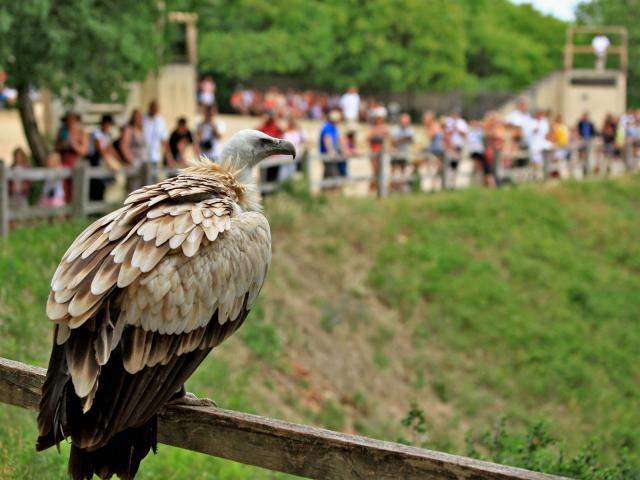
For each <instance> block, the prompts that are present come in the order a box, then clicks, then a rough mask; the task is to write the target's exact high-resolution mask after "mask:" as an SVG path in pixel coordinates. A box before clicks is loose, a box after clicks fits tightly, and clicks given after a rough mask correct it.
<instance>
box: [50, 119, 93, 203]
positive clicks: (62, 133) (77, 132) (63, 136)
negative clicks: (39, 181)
mask: <svg viewBox="0 0 640 480" xmlns="http://www.w3.org/2000/svg"><path fill="white" fill-rule="evenodd" d="M55 147H56V151H57V152H58V153H59V154H60V160H61V163H62V166H63V167H66V168H73V167H74V166H75V164H76V163H78V160H80V159H81V158H82V157H84V156H85V155H86V154H87V152H88V150H89V136H88V135H87V132H86V131H85V130H84V128H82V125H81V124H80V115H79V114H77V113H75V112H71V111H69V112H67V113H65V115H64V117H62V126H61V127H60V130H58V135H57V137H56V145H55ZM63 186H64V187H63V188H64V198H65V201H66V202H67V203H69V202H70V201H71V194H72V186H71V179H70V178H67V179H65V180H64V182H63Z"/></svg>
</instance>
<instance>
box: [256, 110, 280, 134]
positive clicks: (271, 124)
mask: <svg viewBox="0 0 640 480" xmlns="http://www.w3.org/2000/svg"><path fill="white" fill-rule="evenodd" d="M258 130H260V131H261V132H263V133H266V134H267V135H270V136H272V137H274V138H282V134H283V133H284V132H283V130H282V129H281V128H280V125H278V122H277V121H276V117H275V114H274V113H273V111H272V110H268V111H267V113H266V114H265V116H264V121H263V122H262V125H260V126H259V127H258Z"/></svg>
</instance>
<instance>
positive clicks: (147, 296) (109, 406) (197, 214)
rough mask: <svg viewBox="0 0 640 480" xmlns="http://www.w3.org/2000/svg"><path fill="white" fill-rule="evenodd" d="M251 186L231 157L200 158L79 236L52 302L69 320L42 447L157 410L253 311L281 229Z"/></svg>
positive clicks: (46, 405) (59, 338)
mask: <svg viewBox="0 0 640 480" xmlns="http://www.w3.org/2000/svg"><path fill="white" fill-rule="evenodd" d="M242 188H243V187H242V185H239V184H237V183H236V182H235V179H234V177H233V175H232V174H231V173H229V172H225V171H222V170H220V168H219V167H210V168H209V170H207V169H206V167H204V166H198V167H197V168H196V167H194V168H192V169H190V170H189V169H188V170H187V172H185V173H183V174H181V175H179V176H178V177H176V178H173V179H170V180H167V181H165V182H161V183H159V184H156V185H151V186H147V187H143V188H142V189H140V190H137V191H135V192H133V193H132V194H131V195H129V197H128V198H127V200H126V202H125V206H124V207H122V208H120V209H119V210H116V211H115V212H112V213H111V214H109V215H107V216H105V217H103V218H102V219H100V220H97V221H96V222H94V223H93V224H92V225H91V226H89V227H88V228H87V229H86V230H85V231H84V232H83V233H82V234H80V235H79V236H78V238H77V239H76V240H75V241H74V242H73V244H72V245H71V246H70V247H69V249H68V250H67V252H66V253H65V255H64V256H63V258H62V261H61V262H60V265H59V267H58V269H57V270H56V272H55V274H54V277H53V279H52V292H51V294H50V295H49V300H48V302H47V315H48V316H49V318H51V319H52V320H54V321H55V322H56V323H57V326H56V332H55V337H54V347H53V353H52V361H51V362H52V363H51V364H50V368H49V371H48V372H47V379H46V382H45V386H44V388H43V398H42V403H41V409H40V414H39V417H38V426H39V430H40V438H39V441H38V448H39V449H43V448H47V447H48V446H51V445H53V444H55V443H58V442H59V441H60V440H61V439H62V438H64V437H67V436H69V435H70V436H71V437H72V441H73V444H74V447H77V448H81V449H88V450H95V451H98V450H99V449H100V448H102V447H104V446H105V445H107V444H108V442H109V440H110V439H112V438H115V436H116V435H117V434H118V432H123V431H125V430H126V429H135V428H139V427H141V426H142V425H144V424H145V423H146V422H149V421H151V419H152V418H154V415H156V414H157V412H158V409H159V408H161V407H162V406H163V405H164V404H165V403H166V402H167V401H168V400H169V399H170V398H171V396H172V395H174V394H175V393H176V392H177V391H178V390H179V389H180V388H181V386H182V384H183V383H184V381H185V380H186V379H187V378H188V377H189V375H191V373H193V371H194V370H195V368H196V367H197V366H198V364H200V362H201V361H202V360H203V359H204V357H205V356H206V354H207V353H208V352H209V351H210V350H211V348H213V347H215V346H216V345H218V344H219V343H220V342H221V341H222V340H224V339H225V338H226V337H227V336H228V335H230V334H231V333H233V332H234V331H235V330H236V329H237V328H238V327H239V326H240V324H241V323H242V322H243V321H244V319H245V317H246V315H247V313H248V311H249V309H250V308H251V305H252V304H253V302H254V301H255V298H256V296H257V294H258V291H259V290H260V288H261V286H262V283H263V282H264V279H265V276H266V273H267V269H268V266H269V262H270V255H271V253H270V241H271V239H270V232H269V226H268V223H267V221H266V219H265V218H264V217H263V216H262V215H261V214H259V213H255V212H243V211H242V209H241V208H240V207H239V204H238V201H239V198H240V196H241V195H242ZM238 245H242V247H239V246H238ZM105 448H106V447H105Z"/></svg>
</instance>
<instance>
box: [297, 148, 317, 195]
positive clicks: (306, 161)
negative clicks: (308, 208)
mask: <svg viewBox="0 0 640 480" xmlns="http://www.w3.org/2000/svg"><path fill="white" fill-rule="evenodd" d="M300 164H301V165H302V175H303V177H304V180H305V182H306V184H307V188H308V189H309V193H314V192H313V181H312V173H311V154H310V153H309V150H308V149H305V151H304V152H302V158H301V159H300Z"/></svg>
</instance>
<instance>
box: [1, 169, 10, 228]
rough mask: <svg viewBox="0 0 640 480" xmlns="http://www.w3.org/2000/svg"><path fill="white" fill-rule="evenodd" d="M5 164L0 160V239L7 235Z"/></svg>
mask: <svg viewBox="0 0 640 480" xmlns="http://www.w3.org/2000/svg"><path fill="white" fill-rule="evenodd" d="M7 170H8V168H7V164H6V163H4V162H3V161H2V159H0V237H6V236H7V235H9V181H8V179H7V173H8V172H7Z"/></svg>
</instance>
